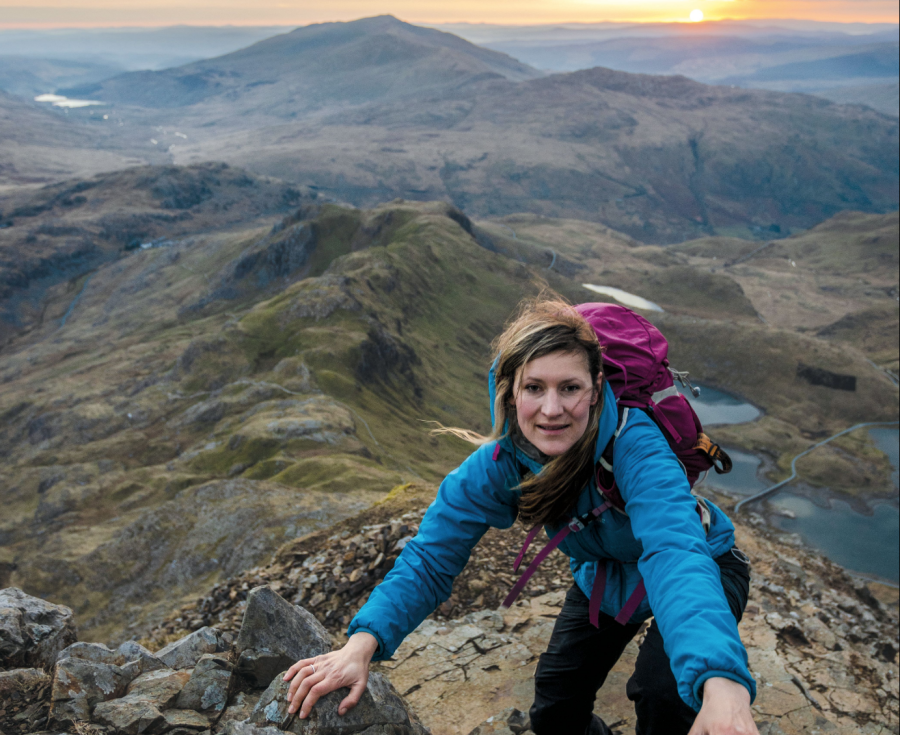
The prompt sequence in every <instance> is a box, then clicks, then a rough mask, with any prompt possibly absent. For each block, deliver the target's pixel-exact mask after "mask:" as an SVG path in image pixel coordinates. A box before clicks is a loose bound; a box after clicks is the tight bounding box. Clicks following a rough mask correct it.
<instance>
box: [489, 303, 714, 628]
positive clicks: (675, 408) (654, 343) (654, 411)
mask: <svg viewBox="0 0 900 735" xmlns="http://www.w3.org/2000/svg"><path fill="white" fill-rule="evenodd" d="M575 309H576V310H577V311H578V313H579V314H581V315H582V316H583V317H584V318H585V319H586V320H587V321H588V323H589V324H590V325H591V326H592V327H593V328H594V331H595V332H596V333H597V338H598V339H599V340H600V345H601V346H602V347H603V350H604V351H603V373H604V376H605V378H606V380H607V381H608V382H609V386H610V388H611V389H612V391H613V394H615V397H616V403H617V405H618V408H619V414H620V419H619V428H618V429H617V430H616V434H615V436H613V438H612V439H611V440H610V442H609V444H608V445H607V447H606V449H605V450H604V452H603V455H602V457H601V459H600V462H599V464H598V465H597V469H596V480H597V488H598V489H599V491H600V493H601V494H602V495H603V499H604V501H605V502H604V503H603V504H602V505H601V506H599V507H597V508H594V509H593V510H592V511H590V512H589V513H585V514H584V516H581V517H578V518H573V519H572V520H571V521H570V522H569V524H568V525H566V526H564V527H563V528H562V529H561V530H560V531H559V532H558V533H557V534H556V535H555V536H554V537H553V538H552V539H551V540H550V543H548V544H547V546H545V547H544V548H543V549H542V550H541V551H540V552H539V553H538V555H537V556H536V557H535V558H534V560H533V561H532V562H531V564H530V565H529V566H528V569H526V571H525V572H524V573H523V574H522V576H521V577H520V578H519V580H518V581H517V582H516V584H515V586H514V587H513V588H512V590H511V591H510V593H509V595H508V596H507V598H506V600H504V602H503V607H509V606H510V605H512V603H513V602H514V601H515V599H516V597H518V596H519V593H520V592H521V591H522V589H523V588H524V587H525V584H526V583H527V582H528V580H529V579H530V578H531V576H532V575H533V574H534V572H535V571H536V570H537V567H538V565H539V564H540V563H541V562H542V561H543V560H544V559H545V558H547V556H548V555H549V554H550V552H551V551H553V549H555V548H556V547H557V546H559V544H560V543H562V541H563V539H564V538H565V537H566V536H568V535H569V534H570V533H578V532H579V531H581V530H583V529H584V528H585V527H587V526H588V525H590V524H591V523H592V522H593V521H595V520H596V519H597V518H599V517H600V515H601V514H603V513H604V512H606V511H607V510H610V509H615V510H617V511H619V512H622V513H624V512H625V501H624V500H623V499H622V496H621V494H620V493H619V490H618V488H617V487H616V481H615V476H614V474H613V467H612V459H613V447H614V444H615V439H616V436H618V434H619V431H620V430H621V428H622V427H623V426H624V424H625V421H626V420H627V417H628V412H629V411H630V410H632V409H637V410H641V411H644V412H645V413H646V414H647V415H648V416H649V417H650V418H651V419H652V420H653V421H654V423H655V424H656V425H657V426H658V427H659V428H660V430H661V431H662V433H663V436H665V438H666V441H668V443H669V446H670V447H671V448H672V451H673V452H674V453H675V456H676V457H678V461H679V462H681V465H682V467H683V468H684V472H685V475H686V476H687V480H688V482H689V483H690V485H691V487H693V486H694V484H695V483H696V482H697V480H698V479H699V477H700V474H701V473H703V472H707V471H708V470H710V469H715V471H716V472H717V473H718V474H722V473H725V472H730V471H731V458H730V457H729V456H728V455H727V454H726V453H725V452H724V451H723V450H722V448H721V447H719V446H718V445H717V444H715V443H713V441H712V440H711V439H710V438H709V437H708V436H707V435H706V434H704V433H703V426H702V425H701V424H700V419H699V418H697V414H696V413H694V409H693V408H691V404H690V403H689V402H688V400H687V399H686V398H685V397H684V396H683V395H681V393H679V392H678V389H677V388H676V387H675V381H676V380H677V381H679V382H680V383H681V384H682V385H683V386H685V387H688V388H690V390H691V393H692V395H694V396H695V397H696V396H699V395H700V389H699V388H695V387H694V386H692V385H691V383H690V381H689V380H688V374H687V373H680V372H677V371H675V370H673V369H672V368H671V367H669V360H668V352H669V343H668V342H666V339H665V337H663V336H662V334H661V333H660V331H659V330H658V329H657V328H656V327H654V326H653V325H652V324H651V323H650V322H648V321H647V320H646V319H644V318H643V317H642V316H640V315H639V314H635V313H634V312H633V311H631V309H626V308H625V307H624V306H619V305H618V304H602V303H596V304H579V305H578V306H576V307H575ZM697 513H698V514H699V516H700V520H701V522H702V523H703V526H704V528H705V529H706V530H707V532H708V531H709V524H710V512H709V508H708V507H707V505H706V503H705V502H704V501H703V499H702V498H698V499H697ZM540 529H541V527H540V526H536V527H535V528H533V529H531V531H530V532H529V534H528V538H527V539H526V541H525V545H524V546H523V547H522V551H521V552H520V553H519V556H518V557H517V558H516V562H515V566H514V569H515V570H518V568H519V565H520V564H521V563H522V560H523V558H524V557H525V552H526V551H527V550H528V547H529V546H530V545H531V543H532V541H534V539H535V538H536V537H537V535H538V533H539V532H540ZM605 584H606V562H604V561H600V562H598V564H597V577H596V579H595V580H594V589H593V590H592V593H591V603H590V619H591V622H592V623H593V624H594V625H595V626H596V625H597V622H598V615H599V611H600V603H601V602H602V600H603V591H604V587H605ZM645 594H646V592H645V590H644V583H643V582H641V583H640V584H639V585H638V587H637V589H635V591H634V593H632V595H631V597H629V599H628V601H627V602H626V603H625V607H623V608H622V610H621V611H620V612H619V614H618V615H617V616H616V620H617V621H618V622H619V623H621V624H623V625H624V624H625V623H627V622H628V620H630V618H631V616H632V615H633V614H634V612H635V610H637V607H638V605H639V604H640V602H641V600H643V599H644V596H645Z"/></svg>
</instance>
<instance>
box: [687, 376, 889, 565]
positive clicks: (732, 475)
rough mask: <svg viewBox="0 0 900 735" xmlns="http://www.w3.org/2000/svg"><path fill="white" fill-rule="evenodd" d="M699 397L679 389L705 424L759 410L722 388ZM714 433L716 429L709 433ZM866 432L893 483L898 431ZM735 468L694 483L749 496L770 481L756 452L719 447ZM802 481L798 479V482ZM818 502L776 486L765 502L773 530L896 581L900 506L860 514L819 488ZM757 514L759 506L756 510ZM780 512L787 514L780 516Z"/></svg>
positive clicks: (750, 416) (741, 418)
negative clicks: (884, 459) (887, 465)
mask: <svg viewBox="0 0 900 735" xmlns="http://www.w3.org/2000/svg"><path fill="white" fill-rule="evenodd" d="M698 387H699V388H700V397H699V398H694V397H693V396H691V395H690V394H689V393H687V392H686V391H685V390H682V389H681V388H679V390H682V393H683V394H684V395H685V397H686V398H687V399H688V400H689V401H690V402H691V405H692V406H693V407H694V411H696V412H697V416H698V417H699V418H700V421H701V422H702V423H703V425H704V426H708V425H713V424H741V423H745V422H747V421H753V420H754V419H756V418H758V417H759V416H760V414H761V412H760V410H759V409H758V408H756V407H755V406H753V405H751V404H749V403H747V402H746V401H744V400H742V399H740V398H738V397H737V396H733V395H730V394H728V393H725V392H724V391H720V390H716V389H715V388H710V387H709V386H704V385H698ZM712 433H713V434H714V433H715V432H712ZM869 436H871V437H872V441H873V442H874V443H875V445H876V446H877V447H878V448H879V449H880V450H881V451H882V452H884V453H885V454H886V455H887V456H888V459H889V460H890V462H891V466H892V467H893V472H892V474H891V478H892V480H893V483H894V487H895V488H897V487H898V478H900V430H898V429H894V428H888V427H884V428H872V429H869ZM724 449H725V451H727V452H728V455H729V456H730V457H731V459H732V462H733V463H734V466H733V468H732V470H731V472H729V473H728V474H727V475H717V474H716V473H715V471H712V472H710V473H709V474H708V475H707V476H706V478H705V479H704V480H702V481H701V482H700V483H698V485H697V488H698V490H699V492H700V493H701V494H702V493H703V488H704V487H710V488H715V489H717V490H721V491H723V492H725V493H728V494H730V495H739V496H741V495H742V496H748V495H755V494H756V493H759V492H762V491H763V490H765V489H766V488H767V487H771V485H772V484H773V483H770V482H768V481H767V480H765V479H764V478H761V477H760V474H759V473H760V470H761V469H762V460H761V459H760V458H759V457H757V456H756V455H755V454H752V453H750V452H744V451H741V450H740V449H732V448H729V447H724ZM797 481H798V482H799V481H802V477H800V478H798V480H797ZM815 492H817V493H821V497H822V501H821V503H815V502H813V501H812V500H810V499H809V498H808V497H806V496H805V495H801V494H799V493H797V492H794V491H792V490H791V488H790V486H788V487H786V488H784V489H783V490H780V491H779V492H778V493H776V494H775V495H774V496H773V497H771V498H770V499H768V500H767V501H763V502H764V503H767V504H768V506H769V508H771V509H773V510H774V511H775V513H773V514H772V518H771V522H772V523H773V524H774V525H775V527H776V528H778V529H780V530H782V531H785V532H788V533H796V534H799V535H800V536H801V537H802V538H803V540H804V542H805V543H807V544H808V545H809V546H812V547H813V548H817V549H821V550H822V551H823V553H825V554H826V555H827V556H828V558H829V559H831V560H832V561H834V562H835V563H837V564H840V565H841V566H843V567H845V568H847V569H849V570H851V571H855V572H861V573H863V574H870V575H875V576H877V577H880V578H882V579H885V580H890V581H892V582H894V583H897V582H900V554H898V549H900V510H898V507H897V504H896V502H890V501H882V502H877V503H875V504H874V506H873V507H872V509H871V513H869V514H864V513H859V512H857V511H855V510H853V508H852V507H851V506H850V504H849V503H847V502H846V501H843V500H837V499H828V497H827V495H828V490H827V489H825V488H822V489H818V490H816V491H815ZM756 510H757V512H759V511H760V510H762V507H757V508H756ZM779 511H780V512H784V513H786V514H789V515H791V516H794V517H787V515H779V514H778V513H779Z"/></svg>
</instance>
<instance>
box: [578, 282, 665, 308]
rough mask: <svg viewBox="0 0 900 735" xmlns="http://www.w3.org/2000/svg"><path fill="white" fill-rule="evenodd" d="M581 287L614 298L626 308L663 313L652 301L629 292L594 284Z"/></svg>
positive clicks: (584, 284) (583, 284) (585, 284)
mask: <svg viewBox="0 0 900 735" xmlns="http://www.w3.org/2000/svg"><path fill="white" fill-rule="evenodd" d="M581 285H582V286H583V287H584V288H586V289H587V290H588V291H593V292H594V293H599V294H603V295H604V296H612V298H614V299H615V300H616V301H618V302H619V303H620V304H623V305H624V306H630V307H631V308H632V309H643V310H644V311H663V308H662V307H661V306H660V305H659V304H654V303H653V302H652V301H648V300H647V299H645V298H644V297H643V296H637V295H635V294H633V293H628V291H623V290H622V289H621V288H614V287H612V286H595V285H594V284H593V283H582V284H581Z"/></svg>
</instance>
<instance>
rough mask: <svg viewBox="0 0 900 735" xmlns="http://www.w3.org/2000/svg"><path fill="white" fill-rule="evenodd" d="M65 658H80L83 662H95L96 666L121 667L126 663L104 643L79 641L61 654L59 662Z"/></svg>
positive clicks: (119, 654) (123, 658) (122, 657)
mask: <svg viewBox="0 0 900 735" xmlns="http://www.w3.org/2000/svg"><path fill="white" fill-rule="evenodd" d="M64 658H80V659H81V660H82V661H93V662H94V663H95V664H110V665H111V666H121V665H122V664H124V663H126V661H125V657H124V656H123V655H122V654H121V653H118V652H116V651H113V650H112V649H111V648H108V647H107V646H104V645H103V644H102V643H85V642H84V641H79V642H78V643H73V644H72V645H71V646H68V647H67V648H64V649H63V650H62V651H60V652H59V656H58V658H57V660H58V661H62V660H63V659H64Z"/></svg>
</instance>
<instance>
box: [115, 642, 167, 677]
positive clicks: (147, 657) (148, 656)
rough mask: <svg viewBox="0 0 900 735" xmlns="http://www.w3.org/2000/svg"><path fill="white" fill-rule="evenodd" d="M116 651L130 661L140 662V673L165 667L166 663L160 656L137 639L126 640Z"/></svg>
mask: <svg viewBox="0 0 900 735" xmlns="http://www.w3.org/2000/svg"><path fill="white" fill-rule="evenodd" d="M116 652H117V653H118V654H119V655H121V656H122V658H123V659H124V660H125V661H127V662H128V663H132V662H135V661H137V662H138V667H137V668H138V669H139V670H140V672H139V673H141V674H146V673H147V672H148V671H155V670H157V669H164V668H166V665H165V664H164V663H163V662H162V661H160V659H159V657H158V656H157V655H156V654H155V653H152V652H151V651H150V650H148V649H147V648H144V647H143V646H142V645H141V644H140V643H136V642H135V641H125V642H124V643H123V644H122V645H121V646H119V647H118V648H117V649H116Z"/></svg>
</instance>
